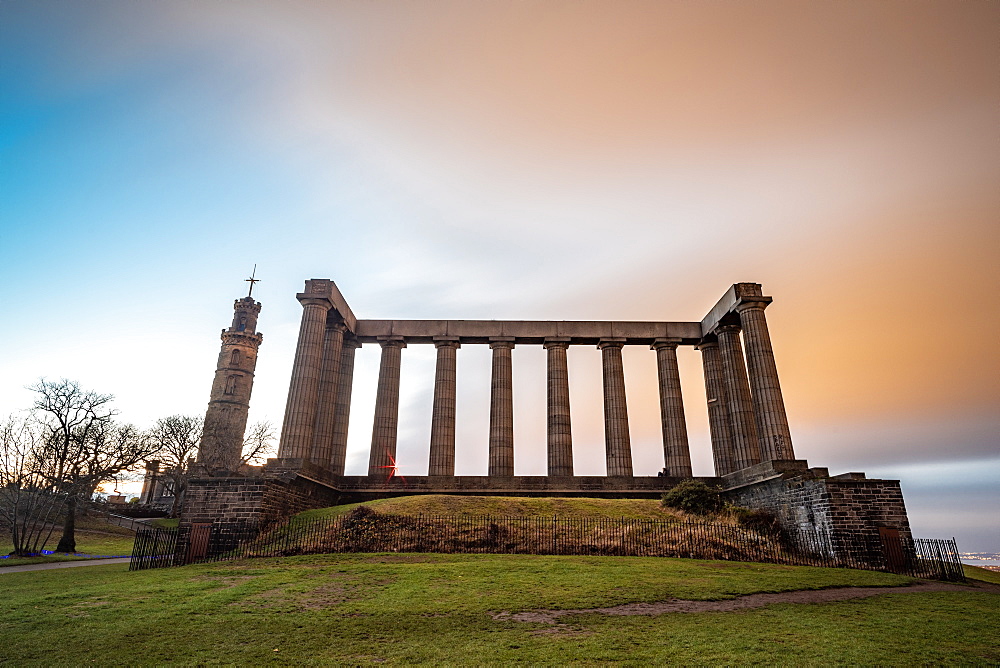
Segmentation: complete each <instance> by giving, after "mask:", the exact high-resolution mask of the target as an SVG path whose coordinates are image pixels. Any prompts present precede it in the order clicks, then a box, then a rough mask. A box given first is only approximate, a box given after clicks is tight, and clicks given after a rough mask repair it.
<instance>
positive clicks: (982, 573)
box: [962, 564, 1000, 584]
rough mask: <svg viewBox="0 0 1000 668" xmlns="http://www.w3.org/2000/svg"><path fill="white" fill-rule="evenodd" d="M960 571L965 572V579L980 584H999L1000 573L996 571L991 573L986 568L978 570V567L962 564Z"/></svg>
mask: <svg viewBox="0 0 1000 668" xmlns="http://www.w3.org/2000/svg"><path fill="white" fill-rule="evenodd" d="M962 570H963V571H965V577H967V578H969V579H970V580H979V581H980V582H989V583H991V584H1000V573H998V572H997V571H991V570H989V569H987V568H980V567H979V566H969V565H967V564H962Z"/></svg>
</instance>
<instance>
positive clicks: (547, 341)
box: [542, 336, 570, 350]
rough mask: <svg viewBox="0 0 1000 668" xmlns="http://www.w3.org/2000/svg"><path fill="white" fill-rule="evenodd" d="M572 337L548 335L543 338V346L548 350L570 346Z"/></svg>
mask: <svg viewBox="0 0 1000 668" xmlns="http://www.w3.org/2000/svg"><path fill="white" fill-rule="evenodd" d="M569 342H570V338H569V337H568V336H546V337H545V338H544V339H543V340H542V348H545V349H546V350H548V349H549V348H562V349H563V350H565V349H567V348H569Z"/></svg>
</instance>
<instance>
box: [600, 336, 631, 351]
mask: <svg viewBox="0 0 1000 668" xmlns="http://www.w3.org/2000/svg"><path fill="white" fill-rule="evenodd" d="M624 345H625V339H624V338H623V337H614V338H607V339H601V341H600V343H598V344H597V348H598V349H599V350H604V349H605V348H621V347H622V346H624Z"/></svg>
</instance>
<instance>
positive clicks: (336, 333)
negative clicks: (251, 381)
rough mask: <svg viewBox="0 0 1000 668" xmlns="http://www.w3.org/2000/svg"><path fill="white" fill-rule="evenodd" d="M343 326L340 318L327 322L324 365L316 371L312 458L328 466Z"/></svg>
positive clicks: (338, 384)
mask: <svg viewBox="0 0 1000 668" xmlns="http://www.w3.org/2000/svg"><path fill="white" fill-rule="evenodd" d="M334 315H336V314H334ZM328 316H329V314H328ZM328 320H329V317H328ZM345 330H346V327H345V326H344V324H343V323H341V322H333V323H330V322H327V326H326V332H325V333H324V337H323V365H322V367H321V369H320V375H319V398H318V402H319V405H318V406H317V408H316V426H315V427H314V432H313V445H312V456H311V459H312V461H314V462H316V463H317V464H320V465H321V466H327V467H330V466H332V465H333V462H332V459H333V433H334V422H335V419H336V403H337V390H338V389H339V388H340V382H339V380H340V378H339V376H340V361H341V357H342V351H343V347H344V331H345Z"/></svg>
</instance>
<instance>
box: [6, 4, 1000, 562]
mask: <svg viewBox="0 0 1000 668" xmlns="http://www.w3.org/2000/svg"><path fill="white" fill-rule="evenodd" d="M997 34H1000V4H998V3H995V2H989V1H986V0H983V1H977V0H968V1H966V2H961V3H955V2H951V1H939V0H924V1H922V2H918V3H917V2H910V1H895V0H880V2H868V3H862V2H857V3H844V2H832V1H831V2H811V3H802V2H797V1H789V2H784V1H779V0H759V1H758V2H753V3H745V2H737V1H735V0H732V1H730V0H712V1H705V0H690V1H688V0H677V1H674V0H659V1H656V2H638V1H616V2H611V1H610V0H609V1H598V0H590V1H586V2H562V1H560V0H547V1H545V2H541V1H532V0H521V1H516V2H515V1H512V0H507V1H499V0H498V1H483V2H474V3H469V2H444V1H441V2H438V1H432V0H411V1H409V2H381V1H377V0H365V1H352V0H345V1H341V2H318V1H317V2H307V1H304V0H288V1H284V2H255V1H252V0H244V1H241V2H228V1H225V2H224V1H221V0H219V1H213V0H208V1H206V2H193V1H190V0H161V1H160V2H132V1H128V2H125V1H121V0H83V1H81V2H68V1H62V2H49V1H47V0H33V1H31V2H28V1H24V0H6V1H5V2H2V3H0V307H2V322H3V324H4V325H5V326H3V327H2V328H0V351H2V353H0V414H7V413H13V412H18V411H21V410H23V409H25V408H27V407H28V406H29V405H30V404H31V400H32V397H31V392H30V391H29V390H27V389H26V386H28V385H30V384H31V383H33V382H35V381H37V379H38V378H40V377H47V378H59V377H67V378H71V379H75V380H77V381H79V382H80V383H81V384H82V385H83V386H84V387H86V388H90V389H94V390H97V391H100V392H107V393H112V394H114V395H115V397H116V405H117V406H118V408H119V410H120V412H121V419H123V420H126V421H130V422H134V423H135V424H137V425H140V426H148V425H150V424H152V422H153V421H154V420H155V419H156V418H158V417H163V416H166V415H171V414H177V413H182V414H193V415H196V414H202V413H203V412H204V410H205V407H206V404H207V400H208V393H209V389H210V386H211V381H212V377H213V372H214V366H215V361H216V356H217V354H218V345H219V339H218V335H219V331H220V330H221V329H222V328H223V327H226V326H228V324H229V322H230V320H231V316H232V310H231V308H232V302H233V300H234V299H236V298H238V297H241V296H243V295H244V294H245V293H246V286H247V284H246V283H245V282H244V279H245V278H247V277H248V276H249V273H250V271H251V270H252V268H253V266H254V265H255V264H256V265H257V276H258V277H259V278H261V279H262V282H261V283H259V284H257V287H256V288H255V289H254V296H255V297H257V298H258V299H259V300H260V301H261V302H262V304H263V310H262V312H261V316H260V321H259V330H260V331H262V332H263V333H264V343H263V345H262V347H261V350H260V358H259V362H258V367H257V377H256V382H255V386H254V393H253V398H252V401H251V411H250V412H251V415H250V419H251V421H254V420H269V421H271V422H272V423H274V424H276V425H280V424H281V418H282V415H283V412H284V404H285V397H286V393H287V388H288V380H289V376H290V373H291V361H292V358H293V355H294V348H295V341H296V336H297V331H298V322H299V318H300V315H301V308H300V306H299V305H298V303H297V302H296V300H295V293H296V292H299V291H301V290H302V286H303V282H304V281H305V280H306V279H309V278H330V279H332V280H334V281H335V282H336V283H337V285H338V286H339V287H340V289H341V291H342V292H343V294H344V295H345V297H346V298H347V300H348V302H349V303H350V304H351V307H352V309H353V310H354V312H355V313H356V315H357V316H358V317H359V318H400V319H404V318H406V319H410V318H413V319H421V318H428V319H445V318H454V319H538V320H576V319H579V320H615V319H619V320H656V321H662V320H669V321H694V320H700V319H701V318H702V317H703V316H704V315H705V313H706V312H707V311H708V310H709V309H710V308H711V307H712V305H714V303H715V302H716V300H717V299H718V298H719V297H721V296H722V294H723V293H724V292H725V291H726V289H727V288H728V287H729V286H730V285H731V284H733V283H735V282H743V281H749V282H757V283H761V284H762V285H763V287H764V292H765V294H769V295H772V296H773V297H774V303H773V304H772V305H771V306H770V307H769V308H768V310H767V318H768V324H769V327H770V330H771V336H772V340H773V343H774V348H775V357H776V361H777V364H778V370H779V373H780V376H781V382H782V388H783V391H784V398H785V402H786V406H787V410H788V416H789V422H790V425H791V429H792V436H793V440H794V445H795V449H796V454H797V456H798V457H800V458H804V459H807V460H808V461H809V462H810V464H811V465H813V466H826V467H829V468H830V469H831V472H832V473H841V472H845V471H865V472H866V473H867V474H868V475H869V477H884V478H890V479H899V480H901V481H902V488H903V494H904V498H905V500H906V503H907V507H908V509H909V514H910V521H911V525H912V526H913V530H914V533H915V535H917V536H921V537H945V538H950V537H952V536H956V537H957V538H958V541H959V547H960V548H961V549H962V550H967V551H987V550H989V551H1000V513H998V512H997V507H1000V444H998V440H1000V438H998V434H1000V380H998V378H1000V347H998V346H997V331H998V330H1000V316H998V312H1000V310H998V309H997V307H996V295H997V294H998V292H1000V270H998V262H997V258H998V251H1000V188H998V183H1000V150H998V148H1000V142H998V139H1000V134H998V131H1000V123H998V121H1000V66H998V63H1000V40H997V39H996V35H997ZM378 353H379V351H378V348H377V346H364V347H363V348H362V349H361V350H360V351H359V352H358V366H357V372H356V381H355V388H354V404H353V407H352V415H351V434H350V438H349V450H348V473H356V474H361V473H363V472H364V471H365V469H366V464H367V450H368V445H369V442H370V438H371V436H370V435H371V420H372V414H373V410H374V394H375V379H376V376H377V367H378ZM698 355H699V353H697V352H696V351H694V350H692V349H690V348H682V349H681V350H680V351H679V358H680V365H681V381H682V386H683V389H684V393H685V408H686V413H687V419H688V424H689V431H690V439H691V449H692V458H693V461H694V469H695V474H696V475H711V473H712V464H711V452H710V444H709V438H708V424H707V416H706V411H705V395H704V381H703V379H702V375H701V367H700V359H699V357H698ZM569 356H570V374H571V376H570V377H571V402H572V409H573V436H574V445H575V456H576V464H577V466H576V469H577V473H578V474H589V475H601V474H603V473H604V456H603V430H602V424H601V410H602V409H601V387H600V353H599V351H597V350H596V349H589V348H584V347H574V348H572V349H571V350H570V354H569ZM513 357H514V383H515V455H516V464H515V469H516V472H517V473H518V474H521V475H536V474H543V473H544V471H545V454H544V451H545V406H544V403H545V399H544V397H545V385H544V383H545V366H544V351H542V350H541V348H540V347H529V346H522V347H519V348H517V349H516V350H515V351H514V353H513ZM458 365H459V367H458V368H459V372H458V383H459V403H458V420H459V424H458V454H457V472H458V473H459V474H467V475H481V474H484V473H485V471H486V461H487V459H486V455H487V453H486V449H487V438H488V435H487V430H488V427H487V425H488V413H489V366H490V359H489V350H488V349H487V348H486V347H485V346H465V347H464V348H462V350H460V351H459V357H458ZM433 366H434V351H433V348H432V347H430V346H419V345H413V346H410V347H409V348H408V349H406V350H404V351H403V367H402V389H401V392H402V398H401V413H400V421H401V422H400V444H399V456H398V459H399V464H400V467H401V472H402V473H403V474H404V475H406V474H409V475H420V474H423V473H426V469H427V449H428V439H429V430H430V405H431V392H432V386H433ZM625 372H626V387H627V394H628V402H629V406H628V407H629V415H630V419H631V423H630V429H631V435H632V444H633V453H634V458H635V468H636V473H637V474H639V475H654V474H655V472H656V471H657V470H658V469H659V468H661V467H662V443H661V441H660V434H659V416H658V412H657V411H658V405H657V397H656V371H655V353H653V352H652V351H649V350H643V349H641V348H638V347H629V348H626V350H625Z"/></svg>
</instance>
